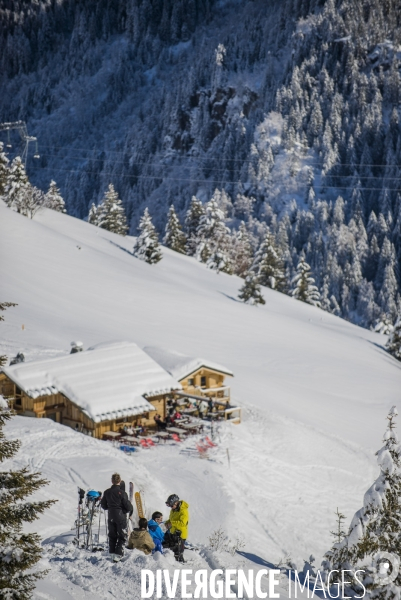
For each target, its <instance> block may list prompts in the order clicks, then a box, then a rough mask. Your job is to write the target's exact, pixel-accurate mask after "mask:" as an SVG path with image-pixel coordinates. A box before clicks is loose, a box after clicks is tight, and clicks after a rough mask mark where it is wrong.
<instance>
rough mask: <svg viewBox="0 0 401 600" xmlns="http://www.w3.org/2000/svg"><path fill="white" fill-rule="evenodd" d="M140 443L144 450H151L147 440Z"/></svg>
mask: <svg viewBox="0 0 401 600" xmlns="http://www.w3.org/2000/svg"><path fill="white" fill-rule="evenodd" d="M139 443H140V444H141V446H142V448H149V446H148V444H147V443H146V440H139Z"/></svg>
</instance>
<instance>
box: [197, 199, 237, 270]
mask: <svg viewBox="0 0 401 600" xmlns="http://www.w3.org/2000/svg"><path fill="white" fill-rule="evenodd" d="M197 238H198V246H197V256H198V258H199V259H200V260H201V261H202V262H204V263H206V264H207V266H208V267H209V268H210V269H214V270H215V271H217V272H220V271H222V272H223V273H232V261H231V256H230V250H231V235H230V230H229V229H228V227H226V225H225V219H224V213H223V211H222V210H221V209H220V208H219V207H218V205H217V201H216V199H215V198H214V197H212V198H211V200H209V202H208V203H207V204H206V207H205V214H204V215H202V216H201V218H200V220H199V227H198V229H197Z"/></svg>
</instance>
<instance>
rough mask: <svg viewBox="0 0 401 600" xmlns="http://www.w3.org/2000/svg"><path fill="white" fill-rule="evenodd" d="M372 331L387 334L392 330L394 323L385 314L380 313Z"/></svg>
mask: <svg viewBox="0 0 401 600" xmlns="http://www.w3.org/2000/svg"><path fill="white" fill-rule="evenodd" d="M374 331H375V332H376V333H380V334H381V335H389V334H391V333H393V331H394V325H393V322H392V320H391V319H390V317H389V316H388V315H386V314H382V315H380V319H379V320H378V321H377V323H376V325H375V327H374Z"/></svg>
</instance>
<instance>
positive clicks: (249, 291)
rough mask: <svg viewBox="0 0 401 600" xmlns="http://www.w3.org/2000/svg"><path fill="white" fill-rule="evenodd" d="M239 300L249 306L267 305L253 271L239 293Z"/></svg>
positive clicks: (246, 278)
mask: <svg viewBox="0 0 401 600" xmlns="http://www.w3.org/2000/svg"><path fill="white" fill-rule="evenodd" d="M238 298H239V299H240V300H242V301H243V302H247V303H248V304H254V305H257V304H266V302H265V299H264V298H263V296H262V291H261V289H260V285H259V283H258V279H257V277H256V275H255V274H254V273H252V271H251V272H250V273H249V274H248V275H247V276H246V277H245V281H244V285H243V286H242V288H241V289H240V291H239V294H238Z"/></svg>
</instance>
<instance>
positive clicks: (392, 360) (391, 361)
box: [368, 340, 401, 369]
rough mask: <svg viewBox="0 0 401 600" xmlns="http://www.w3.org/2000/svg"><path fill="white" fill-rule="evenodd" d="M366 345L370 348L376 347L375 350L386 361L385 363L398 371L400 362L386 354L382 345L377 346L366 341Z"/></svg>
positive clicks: (400, 366) (400, 367)
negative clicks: (369, 345)
mask: <svg viewBox="0 0 401 600" xmlns="http://www.w3.org/2000/svg"><path fill="white" fill-rule="evenodd" d="M368 344H371V345H372V346H376V348H377V349H378V350H379V351H380V354H381V355H382V356H383V355H384V358H385V359H386V361H387V362H388V363H390V364H391V365H393V367H398V368H399V369H401V362H400V361H399V360H397V359H396V358H394V356H391V354H390V353H389V352H387V350H386V348H385V347H384V346H383V345H382V344H378V343H377V342H371V341H369V340H368Z"/></svg>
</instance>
